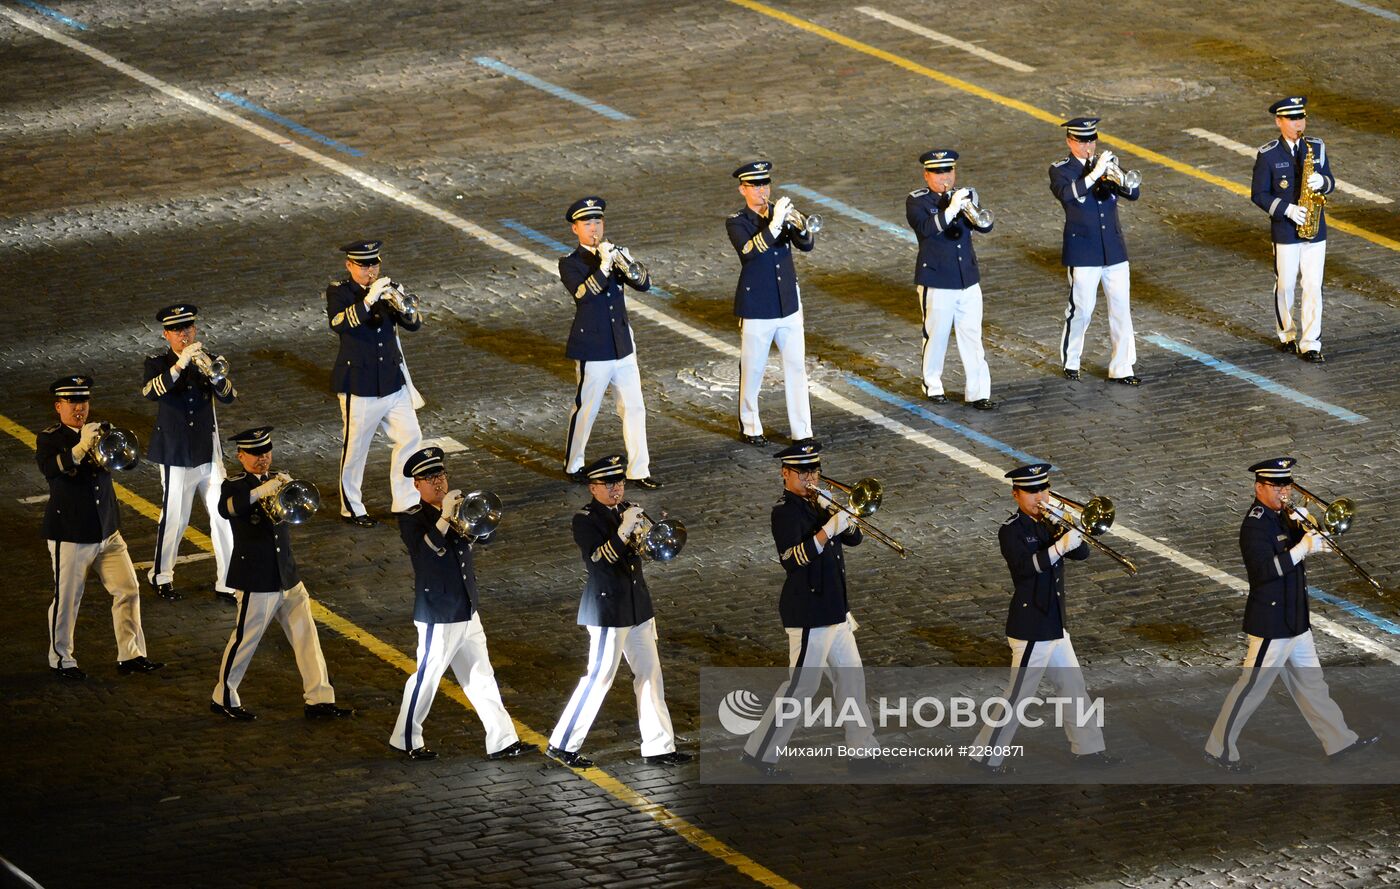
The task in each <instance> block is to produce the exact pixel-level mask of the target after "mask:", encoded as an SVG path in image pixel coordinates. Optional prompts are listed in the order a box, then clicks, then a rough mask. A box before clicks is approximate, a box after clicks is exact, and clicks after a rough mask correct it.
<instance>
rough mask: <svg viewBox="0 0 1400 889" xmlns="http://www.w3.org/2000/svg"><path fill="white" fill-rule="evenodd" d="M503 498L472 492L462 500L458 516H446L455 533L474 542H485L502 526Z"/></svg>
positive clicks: (487, 493)
mask: <svg viewBox="0 0 1400 889" xmlns="http://www.w3.org/2000/svg"><path fill="white" fill-rule="evenodd" d="M503 516H504V509H503V507H502V506H501V498H500V497H497V496H496V495H495V494H493V493H491V492H490V491H472V492H471V493H470V494H468V495H467V496H466V497H465V498H463V499H462V505H461V506H459V507H457V513H456V515H450V516H445V518H446V519H447V524H448V526H449V527H450V528H452V530H453V531H456V532H457V533H458V534H460V535H462V536H463V537H467V538H470V539H472V540H485V539H486V538H487V537H490V536H491V535H492V534H494V533H495V531H496V529H497V528H498V527H500V525H501V519H502V518H503Z"/></svg>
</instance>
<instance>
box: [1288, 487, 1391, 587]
mask: <svg viewBox="0 0 1400 889" xmlns="http://www.w3.org/2000/svg"><path fill="white" fill-rule="evenodd" d="M1293 491H1294V492H1295V493H1296V494H1297V496H1296V497H1295V496H1292V495H1290V496H1289V498H1288V501H1287V502H1288V506H1289V507H1290V508H1291V509H1293V510H1294V512H1293V513H1292V515H1293V516H1294V517H1295V518H1296V519H1299V520H1300V522H1301V524H1302V525H1303V527H1305V528H1308V529H1310V530H1312V531H1315V532H1317V534H1318V536H1319V537H1321V538H1322V539H1323V540H1325V541H1327V545H1328V546H1330V547H1332V549H1333V550H1334V551H1335V552H1336V553H1337V555H1339V556H1341V557H1342V561H1344V562H1346V563H1347V564H1348V565H1350V566H1351V568H1352V570H1353V571H1355V572H1356V573H1357V574H1358V575H1360V577H1361V579H1362V580H1364V581H1366V582H1367V583H1369V584H1370V585H1371V587H1372V588H1373V589H1375V591H1376V592H1381V585H1380V582H1379V581H1377V580H1376V579H1375V578H1374V577H1372V576H1371V575H1370V574H1368V573H1367V572H1366V569H1365V568H1362V567H1361V565H1360V564H1359V563H1358V562H1357V561H1356V560H1355V559H1353V558H1352V557H1351V556H1349V555H1347V553H1346V551H1345V550H1343V549H1342V548H1341V547H1340V546H1338V545H1337V538H1338V537H1340V536H1341V535H1343V534H1345V533H1346V532H1347V530H1348V529H1349V528H1350V527H1351V520H1352V519H1354V518H1355V517H1356V503H1355V502H1353V501H1352V500H1351V499H1350V498H1347V497H1338V498H1337V499H1336V500H1333V501H1332V502H1331V503H1328V502H1327V501H1326V500H1323V499H1322V498H1321V497H1319V496H1317V495H1316V494H1314V493H1313V492H1312V491H1309V490H1308V489H1307V488H1305V487H1303V486H1302V485H1300V484H1298V483H1297V482H1294V483H1293ZM1309 501H1311V502H1313V503H1315V504H1317V506H1318V508H1319V509H1321V510H1322V521H1321V522H1319V521H1318V520H1317V519H1315V518H1313V517H1312V515H1311V514H1309V513H1307V512H1306V511H1304V510H1303V507H1305V506H1307V504H1308V502H1309Z"/></svg>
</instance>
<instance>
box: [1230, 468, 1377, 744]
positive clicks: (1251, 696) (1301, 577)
mask: <svg viewBox="0 0 1400 889" xmlns="http://www.w3.org/2000/svg"><path fill="white" fill-rule="evenodd" d="M1297 463H1298V461H1297V460H1295V459H1293V458H1292V457H1275V458H1273V459H1270V460H1263V461H1261V462H1259V463H1255V464H1254V465H1253V466H1251V467H1249V471H1250V472H1252V473H1254V502H1253V503H1251V504H1250V505H1249V511H1248V512H1247V513H1245V517H1244V521H1243V522H1241V524H1240V554H1241V555H1242V556H1243V557H1244V569H1245V574H1246V575H1247V576H1248V578H1249V598H1248V599H1247V600H1246V601H1245V606H1244V631H1245V634H1246V638H1247V639H1248V640H1249V647H1248V649H1247V650H1246V652H1245V656H1244V668H1243V670H1242V671H1241V672H1240V678H1239V679H1238V680H1237V681H1236V682H1235V685H1234V687H1233V688H1231V689H1230V693H1229V694H1228V695H1226V696H1225V703H1224V704H1223V705H1222V706H1221V708H1220V715H1219V716H1218V717H1216V720H1215V725H1214V727H1213V728H1212V729H1211V732H1210V738H1209V739H1208V740H1207V741H1206V760H1207V761H1208V762H1210V763H1211V764H1212V765H1215V766H1217V767H1219V768H1222V769H1224V770H1226V771H1229V772H1248V771H1251V770H1252V769H1253V766H1252V765H1251V764H1250V763H1248V762H1244V761H1242V760H1241V759H1240V751H1239V746H1238V741H1239V737H1240V731H1241V730H1242V729H1243V728H1244V724H1245V723H1246V722H1247V721H1249V717H1250V716H1251V715H1253V713H1254V711H1255V709H1256V708H1258V706H1259V705H1260V704H1261V703H1263V701H1264V697H1265V696H1266V695H1267V694H1268V693H1269V689H1270V688H1271V687H1272V686H1273V684H1274V680H1275V679H1277V678H1278V677H1279V674H1280V673H1282V674H1283V684H1284V686H1285V687H1287V689H1288V693H1289V694H1291V695H1292V696H1293V700H1294V702H1295V703H1297V705H1298V709H1299V710H1301V711H1302V713H1303V716H1304V717H1305V718H1306V719H1307V721H1308V725H1309V726H1310V727H1311V728H1312V730H1313V733H1314V734H1316V735H1317V739H1318V740H1319V741H1321V742H1322V749H1323V750H1325V751H1326V752H1327V755H1328V756H1341V755H1344V754H1348V753H1352V752H1355V751H1357V750H1361V749H1364V748H1366V747H1368V746H1370V745H1371V744H1374V743H1375V742H1376V741H1378V740H1380V736H1379V735H1369V736H1368V737H1365V738H1362V737H1360V736H1358V735H1357V734H1356V732H1354V731H1352V730H1351V729H1350V728H1348V727H1347V723H1346V719H1345V718H1344V717H1343V716H1342V711H1341V708H1339V707H1338V706H1337V704H1336V702H1335V701H1333V700H1332V696H1331V694H1330V693H1329V692H1328V690H1327V682H1326V680H1324V679H1323V678H1322V662H1321V661H1320V660H1318V657H1317V646H1316V645H1315V644H1314V643H1313V634H1312V625H1311V622H1310V621H1309V618H1308V575H1307V567H1306V565H1305V563H1304V562H1305V560H1306V559H1307V558H1308V557H1309V556H1314V555H1317V554H1319V553H1327V552H1331V551H1332V548H1331V546H1329V545H1328V543H1327V541H1326V540H1325V539H1324V538H1323V536H1322V535H1321V534H1319V533H1318V532H1317V531H1315V530H1311V529H1309V528H1307V527H1306V525H1305V524H1304V521H1303V520H1304V519H1306V518H1307V517H1306V516H1304V515H1302V513H1303V512H1305V510H1304V509H1303V508H1302V507H1301V506H1298V505H1296V504H1294V503H1292V502H1291V497H1290V495H1291V493H1292V486H1293V467H1294V466H1295V465H1297Z"/></svg>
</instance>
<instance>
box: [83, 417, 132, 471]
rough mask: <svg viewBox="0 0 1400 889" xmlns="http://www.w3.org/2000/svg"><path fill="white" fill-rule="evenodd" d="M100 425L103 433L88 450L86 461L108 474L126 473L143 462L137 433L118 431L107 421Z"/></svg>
mask: <svg viewBox="0 0 1400 889" xmlns="http://www.w3.org/2000/svg"><path fill="white" fill-rule="evenodd" d="M99 425H100V426H101V427H102V428H101V431H100V432H98V433H97V439H96V440H95V441H93V443H92V447H91V448H89V449H88V452H87V457H86V459H88V460H91V461H92V462H93V464H95V465H96V466H97V467H98V468H99V469H104V470H106V471H107V472H125V471H126V470H128V469H131V468H133V467H135V466H136V464H137V463H139V462H141V456H140V450H141V444H140V442H138V441H137V440H136V433H135V432H132V431H131V430H130V429H117V428H116V427H114V426H113V425H112V424H111V423H107V422H105V421H104V422H102V423H100V424H99Z"/></svg>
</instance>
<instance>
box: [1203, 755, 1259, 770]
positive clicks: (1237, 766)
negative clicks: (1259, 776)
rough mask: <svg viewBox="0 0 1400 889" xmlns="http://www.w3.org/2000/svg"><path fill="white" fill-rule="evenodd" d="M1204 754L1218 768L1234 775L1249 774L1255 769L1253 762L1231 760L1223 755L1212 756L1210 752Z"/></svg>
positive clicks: (1207, 760)
mask: <svg viewBox="0 0 1400 889" xmlns="http://www.w3.org/2000/svg"><path fill="white" fill-rule="evenodd" d="M1204 756H1205V758H1206V762H1208V763H1210V764H1211V765H1213V766H1215V767H1216V768H1217V769H1221V770H1223V771H1226V772H1229V773H1231V774H1232V775H1247V774H1249V773H1250V772H1252V771H1254V766H1253V765H1252V764H1250V763H1247V762H1244V761H1242V760H1238V759H1235V760H1229V759H1226V758H1225V757H1223V756H1211V755H1210V754H1209V753H1206V754H1204Z"/></svg>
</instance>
